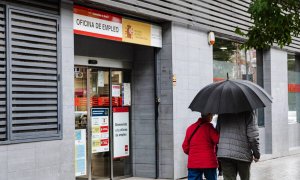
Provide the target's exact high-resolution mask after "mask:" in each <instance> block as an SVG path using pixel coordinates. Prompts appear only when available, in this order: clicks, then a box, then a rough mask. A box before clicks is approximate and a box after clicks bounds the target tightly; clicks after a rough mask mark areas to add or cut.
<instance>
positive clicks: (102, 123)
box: [91, 108, 109, 153]
mask: <svg viewBox="0 0 300 180" xmlns="http://www.w3.org/2000/svg"><path fill="white" fill-rule="evenodd" d="M91 111H92V113H91V119H92V122H91V123H92V153H99V152H107V151H109V122H108V120H109V119H108V114H109V110H108V108H92V109H91Z"/></svg>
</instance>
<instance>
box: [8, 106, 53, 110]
mask: <svg viewBox="0 0 300 180" xmlns="http://www.w3.org/2000/svg"><path fill="white" fill-rule="evenodd" d="M12 110H13V111H53V110H57V106H29V107H13V108H12Z"/></svg>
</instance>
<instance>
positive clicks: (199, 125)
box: [188, 124, 202, 144]
mask: <svg viewBox="0 0 300 180" xmlns="http://www.w3.org/2000/svg"><path fill="white" fill-rule="evenodd" d="M201 125H202V124H198V126H197V127H196V129H195V130H194V131H193V133H192V135H191V136H190V138H189V141H188V142H189V144H190V142H191V140H192V138H193V136H194V135H195V133H196V132H197V130H198V129H199V128H200V127H201Z"/></svg>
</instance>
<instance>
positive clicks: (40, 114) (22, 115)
mask: <svg viewBox="0 0 300 180" xmlns="http://www.w3.org/2000/svg"><path fill="white" fill-rule="evenodd" d="M52 116H57V113H56V112H53V113H49V112H47V113H24V112H23V113H13V114H12V117H13V118H19V117H31V118H33V117H52Z"/></svg>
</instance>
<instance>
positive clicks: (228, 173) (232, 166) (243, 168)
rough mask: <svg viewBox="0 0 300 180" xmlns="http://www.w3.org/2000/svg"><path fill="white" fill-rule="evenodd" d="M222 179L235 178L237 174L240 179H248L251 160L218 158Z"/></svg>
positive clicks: (231, 179)
mask: <svg viewBox="0 0 300 180" xmlns="http://www.w3.org/2000/svg"><path fill="white" fill-rule="evenodd" d="M219 160H220V162H221V166H222V170H223V177H224V180H236V177H237V174H239V175H240V178H241V180H250V166H251V162H245V161H238V160H235V159H229V158H219Z"/></svg>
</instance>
